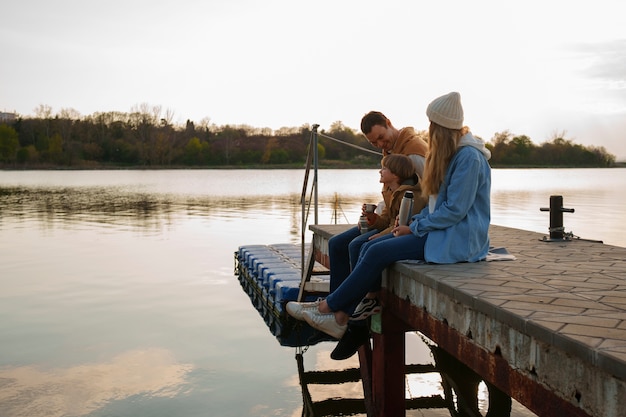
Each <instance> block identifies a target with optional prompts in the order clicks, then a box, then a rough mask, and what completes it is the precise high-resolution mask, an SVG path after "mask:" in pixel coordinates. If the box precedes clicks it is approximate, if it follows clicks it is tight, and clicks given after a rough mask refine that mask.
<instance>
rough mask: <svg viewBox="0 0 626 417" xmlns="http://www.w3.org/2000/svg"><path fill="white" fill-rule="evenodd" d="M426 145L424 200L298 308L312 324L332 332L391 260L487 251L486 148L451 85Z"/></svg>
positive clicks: (432, 115)
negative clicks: (312, 301) (314, 302)
mask: <svg viewBox="0 0 626 417" xmlns="http://www.w3.org/2000/svg"><path fill="white" fill-rule="evenodd" d="M426 114H427V116H428V118H429V120H430V127H429V139H430V140H429V144H430V151H429V154H428V156H427V159H426V165H425V170H424V177H423V180H422V181H421V187H422V194H423V195H424V196H425V197H427V198H428V203H429V204H428V205H426V207H424V209H423V210H422V211H421V212H420V213H419V214H417V215H415V216H413V218H412V219H411V220H412V221H411V223H410V224H409V225H408V226H398V227H395V228H394V229H393V230H392V233H391V234H388V235H385V236H382V237H380V238H379V239H376V240H374V241H371V242H368V243H366V244H365V245H363V248H362V249H363V250H362V252H361V256H360V257H359V259H358V261H357V263H356V265H355V267H354V269H353V270H352V272H351V273H350V274H349V276H348V277H347V278H346V279H345V280H344V281H343V282H342V283H341V285H339V287H338V288H336V289H335V290H334V291H333V292H331V293H330V294H329V295H328V297H327V298H326V299H325V300H322V301H320V302H319V303H318V306H317V310H314V309H307V310H305V311H304V312H303V313H302V315H303V317H304V319H305V321H306V322H307V323H309V324H310V325H311V326H312V327H314V328H316V329H318V330H321V331H323V332H325V333H327V334H329V335H331V336H333V337H335V338H337V339H341V338H342V337H343V336H344V334H345V333H346V329H347V328H348V325H347V324H348V320H349V319H350V316H351V314H352V313H353V312H354V310H355V308H356V307H357V305H358V304H359V303H360V302H361V300H362V299H363V297H364V296H365V295H366V294H367V293H368V292H371V291H376V290H378V289H379V288H380V284H381V274H382V271H383V270H384V269H385V268H387V267H388V266H389V265H391V264H392V263H394V262H396V261H402V260H420V261H424V262H429V263H438V264H449V263H457V262H478V261H481V260H484V259H485V258H486V257H487V253H488V251H489V223H490V219H491V214H490V190H491V167H490V166H489V162H488V160H489V158H490V157H491V154H490V152H489V150H488V149H487V148H486V147H485V145H484V142H483V141H482V140H481V139H479V138H476V137H474V136H473V135H472V134H471V132H470V131H469V128H467V127H466V126H464V125H463V108H462V105H461V97H460V94H459V93H457V92H452V93H449V94H446V95H444V96H441V97H438V98H436V99H435V100H433V101H432V102H431V103H430V104H429V106H428V108H427V110H426Z"/></svg>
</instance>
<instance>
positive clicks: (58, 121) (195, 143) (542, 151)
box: [0, 106, 616, 169]
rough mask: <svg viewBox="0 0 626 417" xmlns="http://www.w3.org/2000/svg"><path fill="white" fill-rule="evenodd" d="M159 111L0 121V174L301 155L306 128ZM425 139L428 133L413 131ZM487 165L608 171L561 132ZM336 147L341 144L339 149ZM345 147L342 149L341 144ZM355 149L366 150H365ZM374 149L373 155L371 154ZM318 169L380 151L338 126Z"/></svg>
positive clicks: (275, 161)
mask: <svg viewBox="0 0 626 417" xmlns="http://www.w3.org/2000/svg"><path fill="white" fill-rule="evenodd" d="M170 119H171V117H169V116H168V114H167V113H166V114H165V115H163V114H162V112H161V109H160V107H158V106H157V107H149V106H143V107H138V108H137V109H135V110H134V111H131V112H129V113H124V112H104V113H95V114H93V115H90V116H84V117H81V116H79V115H78V114H74V113H72V112H61V113H60V114H57V115H55V116H52V115H51V114H49V113H48V114H39V115H38V116H37V117H28V118H23V117H18V118H16V119H15V120H13V121H10V122H4V123H0V167H1V168H5V169H52V168H62V169H100V168H142V169H150V168H154V169H157V168H281V167H284V168H293V167H301V166H302V165H303V164H304V163H305V161H306V157H307V152H308V146H309V141H310V137H311V133H312V129H313V128H312V127H311V126H309V125H303V126H300V127H291V128H287V127H285V128H281V129H277V130H272V129H269V128H254V127H251V126H246V125H237V126H233V125H225V126H216V125H214V124H210V123H209V121H208V120H203V121H201V122H200V123H198V124H196V123H194V122H192V121H189V120H188V121H187V122H186V124H185V125H184V126H178V125H174V124H173V123H172V122H171V120H170ZM419 133H420V134H421V135H423V137H425V138H427V136H428V135H427V132H426V131H421V132H419ZM482 139H483V140H485V142H486V143H487V147H488V148H489V149H490V150H491V153H492V158H491V160H490V163H491V165H492V166H493V167H613V166H616V161H615V156H614V155H611V154H609V153H608V152H607V151H606V150H605V149H604V148H603V147H595V146H582V145H579V144H576V143H574V142H573V141H572V140H570V139H567V138H566V137H565V133H561V134H554V137H553V138H552V139H551V140H549V141H547V142H545V143H542V144H540V145H537V144H535V143H534V142H533V141H532V140H531V138H529V137H528V136H526V135H514V134H512V133H511V132H509V131H504V132H499V133H496V134H495V135H494V136H493V137H492V138H482ZM342 142H343V143H342ZM346 144H348V146H347V145H346ZM362 148H366V149H369V150H370V152H368V151H365V150H364V149H362ZM371 151H375V152H371ZM318 157H319V163H320V166H321V167H334V168H365V167H378V166H379V164H380V153H379V151H378V150H376V149H375V148H374V147H372V146H371V145H370V144H369V142H368V141H367V140H366V139H365V137H364V136H363V135H362V134H361V133H360V132H357V131H355V130H353V129H351V128H349V127H346V126H344V125H343V123H341V122H335V123H333V124H332V125H331V127H330V128H329V129H328V130H320V131H319V141H318Z"/></svg>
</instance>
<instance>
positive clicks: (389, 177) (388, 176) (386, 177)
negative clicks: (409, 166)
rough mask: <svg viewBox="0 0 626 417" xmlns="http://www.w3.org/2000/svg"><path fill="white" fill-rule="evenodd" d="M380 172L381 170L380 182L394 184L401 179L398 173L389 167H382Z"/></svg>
mask: <svg viewBox="0 0 626 417" xmlns="http://www.w3.org/2000/svg"><path fill="white" fill-rule="evenodd" d="M378 172H380V182H382V183H383V184H385V185H389V184H393V183H394V182H397V181H398V179H399V178H398V176H397V175H396V174H394V173H393V172H391V171H390V170H389V168H386V167H382V168H381V169H380V171H378Z"/></svg>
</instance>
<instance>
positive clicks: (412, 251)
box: [326, 234, 428, 315]
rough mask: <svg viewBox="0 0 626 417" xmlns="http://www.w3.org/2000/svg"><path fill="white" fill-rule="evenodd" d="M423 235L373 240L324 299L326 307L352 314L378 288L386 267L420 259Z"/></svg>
mask: <svg viewBox="0 0 626 417" xmlns="http://www.w3.org/2000/svg"><path fill="white" fill-rule="evenodd" d="M427 236H428V235H426V236H423V237H420V238H418V237H416V236H415V235H412V234H411V235H404V236H399V237H392V238H387V239H383V240H381V241H379V242H376V241H373V242H372V244H369V245H368V246H367V248H365V251H364V252H363V255H362V256H361V258H360V260H359V262H358V263H357V265H356V267H355V268H354V270H353V271H352V273H351V274H350V275H349V276H348V278H346V280H345V281H344V282H343V283H342V284H341V285H340V286H339V287H338V288H337V289H336V290H335V291H333V292H332V293H331V294H330V295H329V296H328V297H327V298H326V303H327V304H328V307H329V308H330V309H331V310H332V311H335V312H336V311H343V312H345V313H346V314H348V315H350V314H352V313H353V312H354V308H355V307H356V305H357V304H358V303H359V301H361V299H362V298H363V297H364V296H365V294H367V292H368V291H370V289H372V288H375V287H376V285H380V277H381V273H382V272H383V270H384V269H385V268H386V267H387V266H389V265H391V264H392V263H394V262H396V261H402V260H406V259H419V260H423V259H424V243H425V242H426V237H427ZM381 239H382V238H381ZM376 240H378V239H376Z"/></svg>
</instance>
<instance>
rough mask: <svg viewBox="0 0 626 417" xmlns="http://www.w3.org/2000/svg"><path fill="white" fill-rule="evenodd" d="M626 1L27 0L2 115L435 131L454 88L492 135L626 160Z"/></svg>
mask: <svg viewBox="0 0 626 417" xmlns="http://www.w3.org/2000/svg"><path fill="white" fill-rule="evenodd" d="M622 4H623V1H622V0H611V1H609V0H595V1H593V2H583V1H572V0H569V1H546V0H541V1H536V0H526V1H516V2H509V1H443V0H442V1H417V0H414V1H411V0H406V1H400V0H385V1H370V0H316V1H307V2H305V1H298V0H259V1H252V0H205V1H201V0H197V1H196V0H177V1H167V2H165V1H159V0H148V1H143V0H141V1H138V0H124V1H119V0H109V1H106V2H92V1H85V0H60V1H47V0H19V1H12V2H5V3H4V4H3V5H2V6H1V9H0V10H1V13H2V19H1V20H2V23H1V24H0V56H1V57H2V58H1V61H0V111H7V112H13V111H15V112H17V113H19V114H20V115H22V116H29V115H34V114H35V112H34V110H35V108H37V107H38V106H40V105H47V106H50V107H51V108H52V111H53V114H55V113H57V112H59V111H61V110H62V109H75V110H77V111H78V112H79V113H80V114H81V115H83V116H86V115H90V114H92V113H95V112H106V111H121V112H130V111H131V110H132V109H133V108H136V107H137V106H138V105H141V104H148V105H150V106H161V107H162V108H163V110H164V111H165V110H168V111H170V112H173V113H174V119H173V121H174V122H180V123H184V122H185V121H186V120H187V119H189V120H192V121H195V122H199V121H200V120H202V119H204V118H208V119H210V122H211V123H214V124H217V125H225V124H246V125H249V126H253V127H270V128H272V129H278V128H280V127H299V126H302V125H304V124H314V123H317V124H319V125H320V126H321V128H322V129H327V128H329V127H330V125H331V124H332V123H333V122H335V121H341V122H343V124H344V125H346V126H348V127H351V128H354V129H355V130H358V128H359V124H360V119H361V117H362V116H363V114H365V113H366V112H368V111H369V110H380V111H382V112H383V113H385V114H386V115H387V116H388V117H389V118H390V119H391V120H392V122H393V124H394V125H395V126H396V127H403V126H414V127H415V128H416V129H426V128H427V126H428V120H427V118H426V116H425V109H426V106H427V105H428V103H429V102H430V101H431V100H432V99H434V98H435V97H437V96H439V95H442V94H445V93H448V92H450V91H458V92H460V93H461V97H462V101H463V105H464V108H465V122H466V124H467V125H468V126H469V127H470V128H471V129H472V131H473V132H474V134H476V135H478V136H481V137H483V138H484V139H485V140H490V139H491V138H492V137H493V135H494V133H496V132H502V131H505V130H509V131H510V132H511V133H513V134H515V135H522V134H523V135H527V136H529V137H530V138H531V139H532V140H533V142H535V143H537V144H540V143H543V142H545V141H547V140H551V139H552V138H553V137H554V135H555V134H562V133H565V137H566V138H567V139H571V140H573V141H574V142H575V143H578V144H582V145H585V146H588V145H594V146H604V147H605V148H606V150H607V151H608V152H610V153H612V154H614V155H616V156H617V158H618V160H626V137H625V132H626V117H625V116H626V82H625V79H626V17H624V16H626V6H623V5H622Z"/></svg>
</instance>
